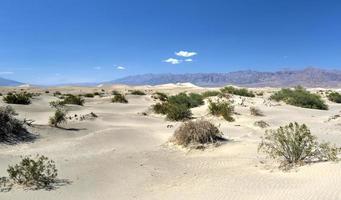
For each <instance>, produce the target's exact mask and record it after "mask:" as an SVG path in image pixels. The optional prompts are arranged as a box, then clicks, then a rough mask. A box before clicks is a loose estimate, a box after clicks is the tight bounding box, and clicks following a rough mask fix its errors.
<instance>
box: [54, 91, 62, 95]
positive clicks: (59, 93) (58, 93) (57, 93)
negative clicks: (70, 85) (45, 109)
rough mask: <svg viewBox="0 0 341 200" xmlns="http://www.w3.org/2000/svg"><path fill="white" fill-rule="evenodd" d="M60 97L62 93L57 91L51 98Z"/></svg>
mask: <svg viewBox="0 0 341 200" xmlns="http://www.w3.org/2000/svg"><path fill="white" fill-rule="evenodd" d="M60 95H62V93H61V92H59V91H55V92H54V93H53V96H60Z"/></svg>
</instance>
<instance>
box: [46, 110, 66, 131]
mask: <svg viewBox="0 0 341 200" xmlns="http://www.w3.org/2000/svg"><path fill="white" fill-rule="evenodd" d="M66 114H67V112H66V110H65V109H63V108H57V109H56V111H55V112H54V115H53V116H52V117H50V119H49V124H50V125H51V126H55V127H58V126H59V125H60V124H62V123H66V122H67V120H66Z"/></svg>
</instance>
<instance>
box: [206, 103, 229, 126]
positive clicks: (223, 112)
mask: <svg viewBox="0 0 341 200" xmlns="http://www.w3.org/2000/svg"><path fill="white" fill-rule="evenodd" d="M208 109H209V112H210V114H211V115H214V116H218V117H220V116H222V117H223V118H224V119H225V120H226V121H229V122H232V121H234V118H233V117H232V114H233V112H234V107H233V106H232V105H231V103H229V102H228V101H221V100H220V99H218V100H217V101H216V102H213V101H211V100H210V101H209V105H208Z"/></svg>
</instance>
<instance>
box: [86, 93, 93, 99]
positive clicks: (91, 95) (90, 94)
mask: <svg viewBox="0 0 341 200" xmlns="http://www.w3.org/2000/svg"><path fill="white" fill-rule="evenodd" d="M84 97H88V98H94V97H95V95H94V94H93V93H87V94H84Z"/></svg>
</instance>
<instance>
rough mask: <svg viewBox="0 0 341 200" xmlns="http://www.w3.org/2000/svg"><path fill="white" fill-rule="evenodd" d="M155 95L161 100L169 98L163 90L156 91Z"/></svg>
mask: <svg viewBox="0 0 341 200" xmlns="http://www.w3.org/2000/svg"><path fill="white" fill-rule="evenodd" d="M153 97H154V98H155V99H159V100H160V101H167V100H168V96H167V94H165V93H162V92H155V93H154V96H153Z"/></svg>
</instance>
